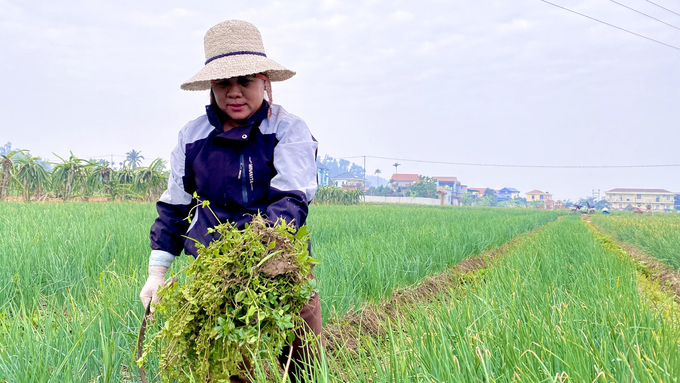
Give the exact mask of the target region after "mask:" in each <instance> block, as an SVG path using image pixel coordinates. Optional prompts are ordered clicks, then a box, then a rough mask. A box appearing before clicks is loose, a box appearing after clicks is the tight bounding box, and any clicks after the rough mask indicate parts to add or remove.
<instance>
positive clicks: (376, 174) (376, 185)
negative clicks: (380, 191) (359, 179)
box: [373, 169, 382, 187]
mask: <svg viewBox="0 0 680 383" xmlns="http://www.w3.org/2000/svg"><path fill="white" fill-rule="evenodd" d="M380 173H382V172H381V171H380V169H375V171H374V172H373V174H375V187H378V174H380Z"/></svg>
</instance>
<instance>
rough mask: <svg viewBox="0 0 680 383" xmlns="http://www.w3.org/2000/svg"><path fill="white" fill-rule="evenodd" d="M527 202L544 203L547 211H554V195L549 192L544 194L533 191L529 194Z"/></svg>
mask: <svg viewBox="0 0 680 383" xmlns="http://www.w3.org/2000/svg"><path fill="white" fill-rule="evenodd" d="M527 202H543V206H544V207H545V208H546V209H552V208H553V206H554V202H553V198H552V194H550V193H549V192H545V193H544V192H542V191H540V190H532V191H530V192H527Z"/></svg>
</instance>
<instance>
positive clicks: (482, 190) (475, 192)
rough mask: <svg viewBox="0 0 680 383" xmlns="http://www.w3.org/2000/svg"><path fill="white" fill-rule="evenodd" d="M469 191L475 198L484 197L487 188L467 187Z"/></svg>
mask: <svg viewBox="0 0 680 383" xmlns="http://www.w3.org/2000/svg"><path fill="white" fill-rule="evenodd" d="M467 193H468V194H469V195H471V196H473V197H475V198H477V197H484V193H486V188H467Z"/></svg>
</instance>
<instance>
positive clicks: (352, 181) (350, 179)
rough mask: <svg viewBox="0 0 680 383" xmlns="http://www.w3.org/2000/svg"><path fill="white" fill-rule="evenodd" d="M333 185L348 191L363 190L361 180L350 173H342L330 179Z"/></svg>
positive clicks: (363, 185)
mask: <svg viewBox="0 0 680 383" xmlns="http://www.w3.org/2000/svg"><path fill="white" fill-rule="evenodd" d="M332 179H333V185H334V186H339V187H341V188H343V189H349V190H357V189H358V190H364V189H365V185H366V184H365V183H364V179H363V178H359V177H357V176H355V175H354V174H352V173H342V174H339V175H337V176H335V177H332Z"/></svg>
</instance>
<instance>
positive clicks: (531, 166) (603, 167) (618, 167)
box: [338, 156, 680, 169]
mask: <svg viewBox="0 0 680 383" xmlns="http://www.w3.org/2000/svg"><path fill="white" fill-rule="evenodd" d="M364 157H365V158H373V159H379V160H390V161H406V162H420V163H426V164H439V165H459V166H479V167H496V168H543V169H630V168H671V167H680V164H661V165H514V164H483V163H470V162H446V161H429V160H413V159H408V158H393V157H378V156H351V157H338V158H339V159H345V160H347V159H352V158H364Z"/></svg>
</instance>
